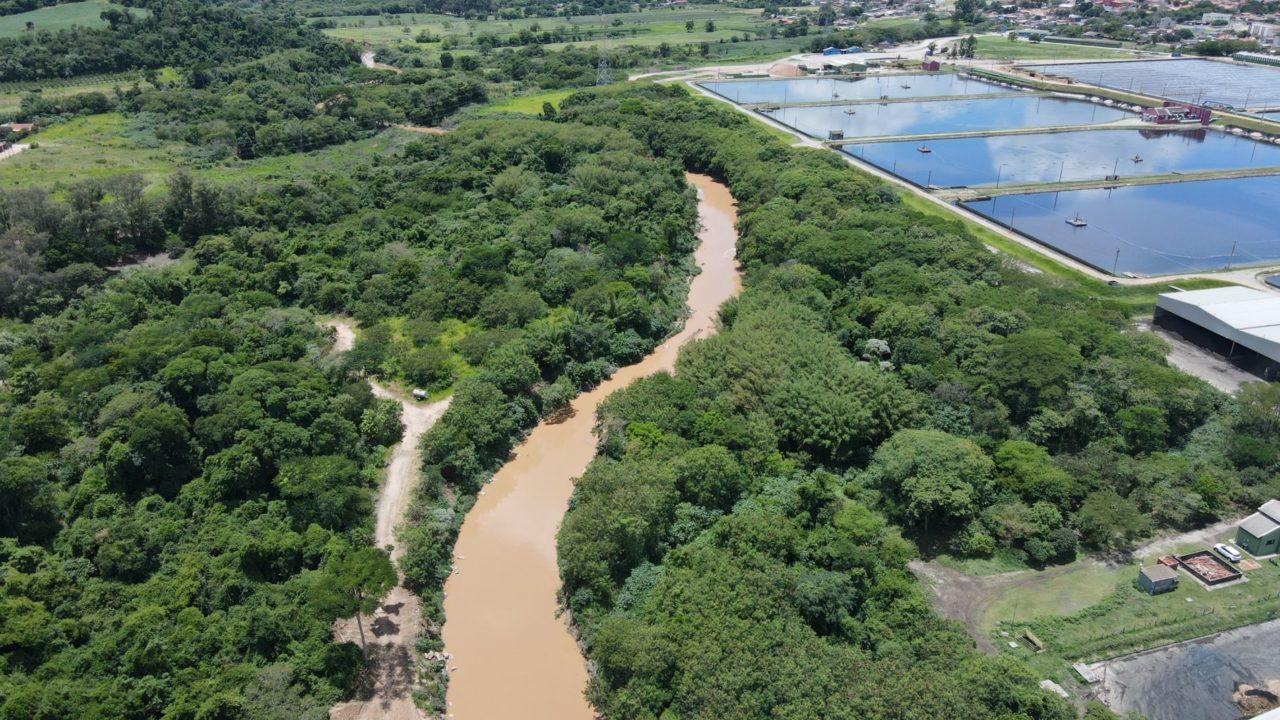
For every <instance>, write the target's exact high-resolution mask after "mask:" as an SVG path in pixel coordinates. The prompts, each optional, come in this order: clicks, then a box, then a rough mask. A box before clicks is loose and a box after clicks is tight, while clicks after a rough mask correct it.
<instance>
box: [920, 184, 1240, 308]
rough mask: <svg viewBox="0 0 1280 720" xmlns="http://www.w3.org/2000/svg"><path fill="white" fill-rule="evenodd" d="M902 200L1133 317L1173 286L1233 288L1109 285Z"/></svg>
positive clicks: (1184, 281)
mask: <svg viewBox="0 0 1280 720" xmlns="http://www.w3.org/2000/svg"><path fill="white" fill-rule="evenodd" d="M901 196H902V202H903V204H904V205H906V206H907V207H910V208H913V209H915V210H918V211H920V212H922V213H925V214H929V215H934V216H938V217H943V218H946V219H948V220H951V221H953V222H956V223H960V224H961V225H963V226H964V227H965V229H967V230H968V231H969V232H971V233H973V235H974V236H975V237H977V238H978V239H979V240H981V241H982V242H984V243H986V244H987V245H989V246H991V247H993V248H995V249H997V250H999V251H1000V252H1001V253H1003V254H1005V255H1008V256H1010V257H1012V258H1014V259H1015V260H1018V261H1019V262H1022V263H1025V264H1026V265H1029V266H1031V267H1033V268H1035V269H1037V270H1040V271H1041V272H1043V273H1045V274H1046V275H1050V276H1052V277H1055V278H1058V279H1059V280H1061V281H1063V282H1066V283H1070V284H1072V285H1077V286H1079V287H1081V288H1083V289H1085V290H1087V291H1089V293H1091V294H1093V295H1096V296H1098V297H1100V298H1105V299H1107V300H1111V301H1113V302H1117V303H1120V304H1121V305H1124V306H1125V307H1126V308H1127V309H1128V310H1129V312H1130V314H1132V315H1141V314H1144V313H1150V312H1151V307H1152V306H1153V305H1154V304H1155V301H1156V295H1158V294H1160V293H1162V292H1168V291H1169V289H1170V286H1171V285H1177V286H1178V287H1180V288H1182V289H1183V290H1201V289H1205V288H1214V287H1223V286H1225V285H1231V284H1232V283H1230V282H1227V281H1224V280H1212V279H1207V278H1169V279H1168V280H1167V281H1161V282H1154V283H1150V284H1145V285H1108V284H1107V283H1106V282H1105V281H1102V280H1099V279H1097V278H1095V277H1092V276H1090V275H1088V274H1086V273H1084V272H1081V271H1080V270H1077V269H1075V268H1072V267H1069V266H1067V265H1064V264H1062V263H1060V262H1058V261H1057V260H1054V259H1052V258H1050V257H1048V256H1046V255H1044V254H1043V253H1040V252H1038V251H1036V250H1035V249H1033V248H1029V247H1027V246H1026V245H1023V244H1022V243H1019V242H1016V241H1014V240H1011V239H1010V238H1008V237H1005V236H1004V235H1002V234H1000V233H997V232H995V231H994V230H990V229H988V228H986V227H985V226H983V225H980V224H978V223H977V222H974V221H973V220H970V219H969V218H966V217H963V216H961V215H958V214H956V213H952V212H949V211H947V210H945V209H943V208H940V207H938V206H937V205H936V204H935V203H933V202H931V201H929V200H926V199H924V198H922V197H920V196H918V195H916V194H914V193H910V192H905V191H904V192H902V193H901Z"/></svg>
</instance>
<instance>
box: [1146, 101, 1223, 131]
mask: <svg viewBox="0 0 1280 720" xmlns="http://www.w3.org/2000/svg"><path fill="white" fill-rule="evenodd" d="M1142 119H1143V120H1145V121H1147V122H1152V123H1155V124H1157V125H1186V124H1191V123H1199V124H1201V125H1208V124H1209V121H1210V120H1212V119H1213V111H1212V110H1210V109H1209V108H1207V107H1203V106H1201V105H1188V104H1186V103H1178V102H1172V101H1169V100H1166V101H1165V103H1164V106H1163V107H1158V108H1147V109H1146V110H1143V111H1142Z"/></svg>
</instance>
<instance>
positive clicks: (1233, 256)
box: [1227, 240, 1240, 270]
mask: <svg viewBox="0 0 1280 720" xmlns="http://www.w3.org/2000/svg"><path fill="white" fill-rule="evenodd" d="M1239 242H1240V241H1239V240H1232V241H1231V256H1230V257H1228V258H1227V269H1228V270H1230V269H1231V263H1233V262H1235V259H1236V244H1237V243H1239Z"/></svg>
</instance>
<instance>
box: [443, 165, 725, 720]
mask: <svg viewBox="0 0 1280 720" xmlns="http://www.w3.org/2000/svg"><path fill="white" fill-rule="evenodd" d="M687 177H688V180H689V182H690V183H691V184H693V185H694V186H695V187H697V188H698V191H699V193H698V194H699V201H698V215H699V218H700V220H701V223H702V229H701V230H700V231H699V233H698V238H699V240H700V243H699V245H698V249H697V250H696V251H695V253H694V258H695V259H696V261H697V263H698V267H699V268H700V269H701V273H700V274H698V275H697V276H696V277H694V278H693V281H692V282H691V283H690V286H689V299H688V305H689V309H690V316H689V319H688V321H687V322H686V323H685V326H684V329H683V330H681V331H680V332H679V333H678V334H676V335H674V336H672V337H671V338H669V339H668V340H667V341H666V342H664V343H663V344H662V345H659V346H658V347H657V348H655V349H654V351H653V352H652V353H651V354H649V355H648V356H647V357H645V358H644V359H643V360H641V361H640V362H638V363H636V364H635V365H629V366H627V367H625V368H622V369H620V370H619V371H618V372H617V373H615V374H614V375H613V376H612V377H611V378H609V379H608V380H606V381H605V382H603V383H601V384H600V386H599V387H597V388H595V389H594V390H592V391H591V392H588V393H584V394H582V395H580V396H579V397H578V398H577V399H575V400H574V401H573V404H572V407H573V411H574V412H573V415H572V417H570V418H569V419H568V420H566V421H564V422H561V423H558V424H545V423H544V424H542V425H539V426H538V427H536V428H534V430H533V432H532V433H530V434H529V436H528V438H526V440H525V441H524V443H522V444H521V445H520V447H518V448H517V449H516V452H515V455H514V457H513V459H512V460H511V461H510V462H508V463H507V464H506V465H504V466H503V467H502V468H501V469H500V470H499V471H498V472H497V474H495V475H494V477H493V481H492V482H491V483H490V484H489V485H487V486H486V488H485V491H484V492H483V493H482V494H481V495H480V497H478V498H477V501H476V504H475V507H474V508H473V509H472V510H471V512H470V513H469V514H468V515H467V518H466V520H465V521H464V523H463V525H462V530H461V533H460V535H459V537H458V543H457V546H456V548H455V549H454V568H455V572H454V574H453V575H452V576H451V577H450V578H449V580H448V582H446V583H445V593H446V598H445V602H444V610H445V624H444V628H443V635H444V643H445V650H446V651H448V652H449V653H451V654H452V660H450V662H449V668H450V680H449V691H448V710H447V712H448V713H449V717H452V718H455V719H456V720H505V719H508V718H520V719H522V720H592V718H594V717H595V713H594V711H593V710H592V708H591V706H590V704H588V703H587V701H586V698H585V697H584V696H583V691H584V690H585V689H586V686H587V668H586V663H585V661H584V660H583V658H582V654H581V652H580V651H579V649H578V645H577V643H576V641H575V640H574V638H573V636H572V635H571V634H570V633H569V629H568V627H567V626H566V624H565V619H564V618H562V617H560V616H558V615H557V613H558V611H559V606H558V604H557V599H556V592H557V590H558V589H559V587H560V573H559V570H558V567H557V565H556V532H557V530H558V529H559V527H560V520H561V518H562V517H563V516H564V513H565V511H566V510H567V508H568V504H569V496H570V495H571V494H572V493H573V482H574V479H575V478H577V477H578V476H580V475H581V474H582V473H583V471H584V470H586V468H587V464H588V463H590V462H591V459H592V457H594V455H595V448H596V438H595V435H594V434H593V432H592V430H593V427H594V425H595V418H596V408H597V407H598V406H599V405H600V403H601V401H603V400H604V399H605V398H606V397H608V396H609V394H610V393H612V392H614V391H616V390H620V389H622V388H624V387H626V386H628V385H630V384H631V383H632V382H635V381H636V380H637V379H639V378H642V377H645V376H648V375H652V374H654V373H657V372H660V371H663V370H667V371H669V370H671V369H672V368H674V366H675V361H676V356H677V354H678V353H679V351H680V348H681V347H683V346H684V345H685V344H686V343H688V342H689V341H690V340H693V339H694V338H698V337H705V336H707V335H709V334H711V333H712V332H714V331H715V318H716V313H717V310H718V309H719V307H720V305H721V303H723V302H724V301H726V300H728V299H729V298H731V297H733V296H734V295H736V294H737V293H738V291H739V290H740V289H741V281H740V278H739V276H738V270H737V262H736V260H735V249H736V245H737V232H736V231H735V229H734V225H735V222H736V220H737V211H736V209H735V207H734V202H733V197H732V196H731V195H730V194H729V189H728V188H726V187H725V186H724V185H721V184H720V183H717V182H715V181H714V180H712V179H711V178H709V177H707V176H705V175H694V174H689V175H688V176H687Z"/></svg>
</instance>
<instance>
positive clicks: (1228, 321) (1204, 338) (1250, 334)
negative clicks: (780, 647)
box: [1156, 287, 1280, 380]
mask: <svg viewBox="0 0 1280 720" xmlns="http://www.w3.org/2000/svg"><path fill="white" fill-rule="evenodd" d="M1156 322H1157V323H1159V324H1161V325H1164V326H1166V327H1169V328H1170V329H1172V330H1174V331H1176V332H1179V333H1180V334H1182V335H1184V336H1190V337H1189V339H1192V340H1196V341H1197V342H1200V343H1201V344H1204V345H1208V346H1209V347H1211V348H1212V349H1214V350H1216V351H1218V352H1220V353H1221V354H1223V355H1226V356H1227V358H1229V359H1231V360H1233V361H1236V362H1237V364H1241V365H1243V366H1245V367H1247V368H1248V369H1250V370H1251V371H1253V372H1255V373H1257V374H1258V375H1260V376H1261V377H1263V378H1265V379H1268V380H1271V379H1275V378H1276V377H1277V376H1278V375H1280V295H1275V294H1272V293H1269V292H1265V291H1262V290H1254V289H1252V288H1245V287H1224V288H1213V289H1212V290H1189V291H1182V292H1171V293H1162V294H1161V295H1160V296H1159V297H1157V298H1156ZM1196 330H1199V332H1196ZM1197 336H1198V337H1197Z"/></svg>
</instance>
